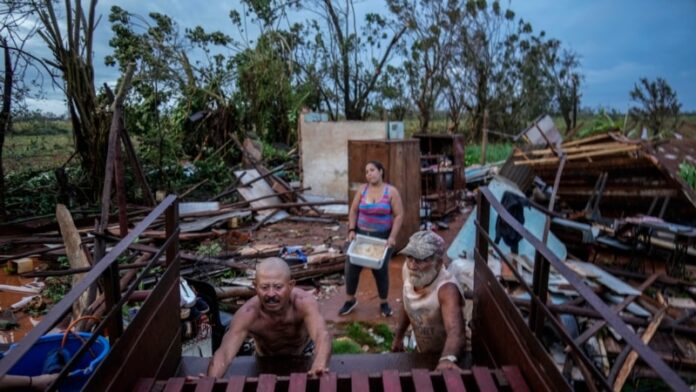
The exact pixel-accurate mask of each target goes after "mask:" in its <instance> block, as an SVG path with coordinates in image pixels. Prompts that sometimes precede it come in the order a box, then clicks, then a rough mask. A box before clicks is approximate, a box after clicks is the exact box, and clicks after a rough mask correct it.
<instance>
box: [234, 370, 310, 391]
mask: <svg viewBox="0 0 696 392" xmlns="http://www.w3.org/2000/svg"><path fill="white" fill-rule="evenodd" d="M306 390H307V373H292V374H290V386H289V387H288V392H304V391H306ZM240 392H241V391H240Z"/></svg>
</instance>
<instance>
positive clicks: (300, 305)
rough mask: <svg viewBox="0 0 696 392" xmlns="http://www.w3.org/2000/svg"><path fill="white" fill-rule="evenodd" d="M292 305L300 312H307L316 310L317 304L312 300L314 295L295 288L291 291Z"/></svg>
mask: <svg viewBox="0 0 696 392" xmlns="http://www.w3.org/2000/svg"><path fill="white" fill-rule="evenodd" d="M291 295H292V303H293V305H294V307H295V308H296V309H297V310H299V311H302V312H307V311H310V310H312V309H318V307H319V303H318V302H317V300H316V299H315V298H314V295H312V293H310V292H309V291H305V290H302V289H299V288H297V287H295V288H294V289H292V294H291Z"/></svg>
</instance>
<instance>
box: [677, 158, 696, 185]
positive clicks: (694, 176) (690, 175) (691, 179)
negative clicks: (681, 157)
mask: <svg viewBox="0 0 696 392" xmlns="http://www.w3.org/2000/svg"><path fill="white" fill-rule="evenodd" d="M679 176H680V177H681V178H682V179H683V180H684V181H686V183H687V184H689V186H690V187H691V189H693V190H694V191H696V167H694V165H692V164H690V163H688V162H682V163H680V164H679Z"/></svg>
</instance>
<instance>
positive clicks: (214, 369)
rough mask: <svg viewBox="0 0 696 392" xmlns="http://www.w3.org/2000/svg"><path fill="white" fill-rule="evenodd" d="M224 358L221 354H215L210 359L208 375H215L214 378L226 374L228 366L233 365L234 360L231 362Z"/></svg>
mask: <svg viewBox="0 0 696 392" xmlns="http://www.w3.org/2000/svg"><path fill="white" fill-rule="evenodd" d="M226 362H227V361H225V360H224V359H223V358H221V357H220V356H215V355H214V356H213V358H212V359H211V360H210V364H208V372H207V375H208V377H214V378H220V377H222V376H224V375H225V372H226V371H227V368H228V367H229V366H230V365H231V363H232V361H230V362H229V363H226Z"/></svg>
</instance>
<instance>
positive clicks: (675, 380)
mask: <svg viewBox="0 0 696 392" xmlns="http://www.w3.org/2000/svg"><path fill="white" fill-rule="evenodd" d="M490 208H493V209H495V211H496V212H497V213H498V216H499V217H500V219H502V220H503V221H504V222H505V223H507V225H509V226H510V227H511V228H512V229H514V230H515V231H516V232H517V233H519V234H520V235H521V236H522V238H523V239H524V240H526V241H527V242H529V243H530V244H531V245H532V246H533V247H534V248H535V249H536V256H535V261H534V272H533V285H532V287H530V286H529V285H528V284H527V283H525V280H524V278H523V277H522V276H521V275H520V274H519V273H518V272H517V268H515V266H514V264H513V263H512V262H511V260H510V258H509V257H508V256H507V255H506V254H505V253H504V252H502V251H501V249H500V248H499V247H498V246H497V245H496V244H495V242H494V241H493V240H492V239H491V237H490V235H489V226H490V222H489V221H490ZM476 228H477V230H476V249H475V252H474V253H475V262H476V269H475V278H474V291H475V301H477V302H475V305H474V309H475V310H474V312H475V314H476V313H477V310H476V307H477V304H478V305H479V310H480V311H481V312H488V311H495V309H485V308H486V307H487V306H480V305H488V306H492V305H495V306H497V307H498V310H500V304H501V302H497V303H492V302H488V303H486V304H483V303H482V301H487V300H488V299H489V298H490V297H491V296H492V295H491V293H493V294H495V295H500V293H503V292H502V290H500V287H499V286H500V285H499V283H498V282H497V281H496V280H495V279H494V278H493V275H492V273H491V272H490V270H489V269H488V268H487V264H488V252H489V246H490V247H492V249H493V250H494V252H495V253H496V255H497V256H498V258H499V259H500V260H502V262H504V263H505V264H507V266H508V267H510V270H511V271H512V273H513V274H514V276H515V278H516V279H517V281H518V282H519V284H520V287H521V288H523V289H524V290H525V291H526V292H527V293H528V294H529V295H530V296H531V307H530V315H529V319H528V324H529V329H531V331H532V333H533V334H534V335H535V336H536V338H537V339H538V341H541V337H542V333H543V328H544V326H545V325H550V326H551V327H552V328H553V330H554V332H555V333H556V334H557V335H558V336H559V337H560V338H561V340H562V341H563V343H564V344H566V345H567V347H568V354H569V355H570V356H571V358H572V359H573V361H574V362H575V364H576V365H577V366H578V368H579V369H580V371H581V372H582V374H583V376H584V378H585V381H586V383H587V386H588V388H589V389H590V390H598V389H602V390H612V389H613V386H612V383H613V381H614V380H611V379H609V377H607V376H605V375H604V374H603V373H602V371H601V370H600V369H598V368H597V367H596V366H595V365H594V364H593V362H592V360H591V359H590V358H589V357H588V356H587V354H586V353H585V352H584V351H583V350H582V349H581V348H580V347H579V345H578V343H577V341H576V340H574V339H573V337H571V336H570V335H569V333H568V331H566V329H565V328H564V327H563V324H562V323H561V322H560V321H559V320H558V318H557V317H556V315H554V314H553V313H552V311H551V310H550V309H549V306H547V298H548V279H549V269H550V267H553V268H554V269H555V270H556V271H557V272H558V273H559V274H560V275H562V276H563V277H564V278H565V279H566V280H567V281H568V283H570V285H571V286H572V287H573V289H574V290H575V291H577V293H578V295H579V296H580V297H581V298H582V299H583V300H584V301H585V302H586V303H587V304H588V305H589V306H590V307H591V309H593V310H594V311H596V312H597V313H599V314H600V315H601V317H603V319H604V321H605V322H606V324H607V325H608V326H610V327H612V328H613V329H614V331H616V333H618V334H619V335H620V336H621V338H622V339H623V340H624V341H625V342H626V344H628V345H629V346H630V347H631V349H633V350H634V351H635V352H636V353H637V354H638V355H639V356H640V358H641V359H642V360H643V361H644V362H645V363H646V364H647V365H648V366H650V367H651V368H652V369H653V370H654V371H655V373H656V374H657V375H658V376H659V377H660V378H662V380H663V381H664V382H665V383H666V384H667V385H668V386H669V387H671V388H672V389H674V390H677V391H687V390H689V388H688V386H687V385H686V383H685V382H684V381H683V380H682V379H681V378H680V377H679V375H678V374H676V373H675V372H674V371H673V370H672V369H671V368H670V367H669V366H667V364H666V363H665V362H664V361H663V360H662V359H661V358H660V357H659V356H658V355H657V354H656V353H655V352H654V351H652V350H651V349H650V348H648V347H647V346H646V345H645V344H644V343H643V342H642V341H641V339H640V338H639V337H638V336H636V334H635V333H633V332H632V331H631V330H630V329H629V328H628V326H627V325H626V324H625V323H624V321H623V320H622V319H621V318H620V317H619V316H618V315H617V314H616V312H615V311H613V310H612V309H610V308H609V307H608V306H607V305H606V304H605V303H604V302H603V301H602V300H601V299H600V298H599V297H598V296H597V294H595V293H594V291H592V289H591V288H590V287H589V286H588V285H586V284H585V283H584V282H583V280H582V278H581V277H580V276H578V275H577V274H576V273H575V272H574V271H573V270H572V269H571V268H570V267H568V266H567V265H566V264H565V263H564V262H563V261H561V260H559V259H558V257H556V255H555V254H554V253H553V252H552V251H551V250H550V249H549V248H548V247H547V246H546V245H545V243H544V242H542V241H541V240H539V239H538V238H537V237H535V236H534V235H533V234H532V233H530V232H529V231H527V229H525V228H524V226H523V225H522V224H520V223H519V221H517V220H516V219H515V218H514V217H513V216H512V215H511V214H510V213H509V212H508V211H507V210H506V209H505V208H504V207H503V205H502V204H501V203H500V202H499V201H498V200H497V199H496V198H495V196H494V195H493V194H492V193H491V191H490V190H488V188H487V187H481V188H479V193H478V215H477V218H476ZM486 290H491V291H488V292H486ZM496 290H498V291H496ZM506 303H509V301H506ZM511 308H514V310H511V311H508V312H507V313H506V312H505V311H502V312H501V314H502V313H506V314H504V315H503V316H502V317H503V318H506V320H505V321H506V322H508V323H511V324H514V323H519V322H520V320H522V321H521V322H524V318H523V317H522V314H521V313H520V312H519V310H517V308H516V307H514V306H513V307H511ZM505 310H510V309H509V308H507V309H505ZM478 314H479V315H480V316H481V317H486V316H485V314H484V313H478ZM476 317H477V316H474V322H475V323H476V321H477V320H476ZM475 325H476V324H475ZM503 331H504V329H503V328H501V329H500V330H498V332H499V333H504V332H503ZM518 331H520V332H522V335H523V334H524V331H523V329H518ZM480 332H483V333H494V332H491V331H480ZM475 333H476V331H475ZM488 336H489V337H488V338H485V337H484V338H483V339H481V337H479V339H477V340H481V341H483V342H485V343H486V344H493V345H496V342H495V340H491V338H490V336H491V335H488ZM498 338H499V340H500V344H498V346H497V347H493V348H491V347H490V346H487V347H486V348H485V349H486V350H488V351H489V353H490V351H495V350H496V349H497V350H499V351H498V352H497V353H490V354H493V356H496V354H497V356H498V357H501V356H505V354H503V355H501V353H502V352H504V351H505V350H508V351H509V352H510V351H514V352H510V354H511V355H524V353H521V352H522V351H530V349H529V347H523V346H526V345H530V346H532V348H533V347H536V346H538V344H536V343H538V342H533V343H535V344H532V342H531V341H530V340H529V336H510V337H507V336H498ZM474 342H475V343H476V341H474ZM507 342H510V344H508V343H507ZM513 343H514V344H513ZM506 344H507V347H505V345H506ZM516 347H517V348H520V350H517V351H515V348H516ZM543 354H544V356H545V357H546V358H542V357H537V358H536V360H537V361H539V362H540V363H542V362H546V363H550V361H549V359H550V358H549V356H548V354H547V353H543ZM547 368H548V367H547ZM520 369H521V370H522V371H523V373H524V372H525V371H526V370H527V369H525V368H524V366H522V365H520ZM541 373H543V372H541ZM525 375H526V376H527V377H528V378H530V377H531V376H532V375H531V374H529V373H525ZM542 377H543V375H542ZM533 381H534V380H530V384H533ZM547 381H548V380H547ZM564 384H565V387H561V386H559V385H557V386H556V387H557V388H559V389H566V388H567V389H569V388H570V386H569V384H567V383H564ZM544 385H546V384H544ZM532 387H533V388H534V385H532ZM544 389H546V387H544ZM557 390H558V389H557Z"/></svg>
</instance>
